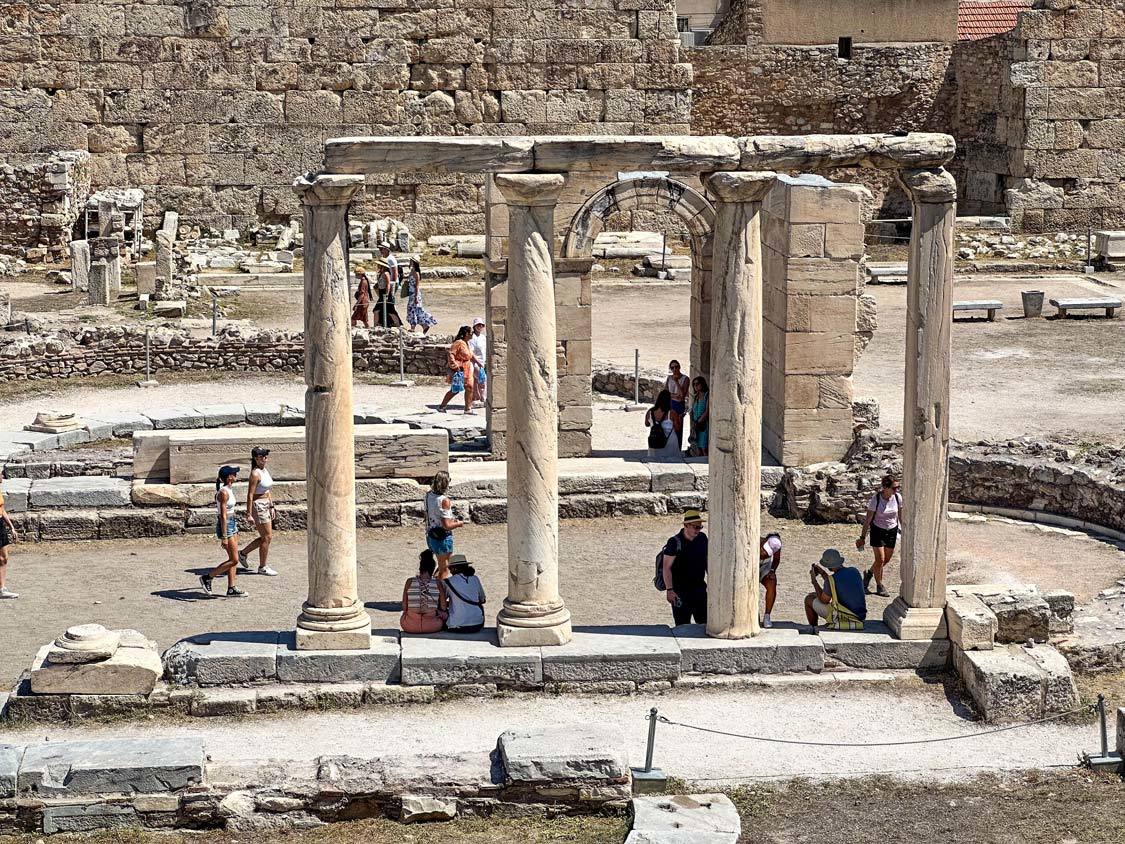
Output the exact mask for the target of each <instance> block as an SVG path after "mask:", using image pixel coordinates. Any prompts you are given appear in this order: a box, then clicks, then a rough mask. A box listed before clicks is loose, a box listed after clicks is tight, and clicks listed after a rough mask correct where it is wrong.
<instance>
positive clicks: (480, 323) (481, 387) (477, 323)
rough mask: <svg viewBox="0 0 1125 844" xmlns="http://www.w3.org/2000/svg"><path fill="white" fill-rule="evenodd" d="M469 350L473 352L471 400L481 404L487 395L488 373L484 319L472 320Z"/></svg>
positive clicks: (486, 337)
mask: <svg viewBox="0 0 1125 844" xmlns="http://www.w3.org/2000/svg"><path fill="white" fill-rule="evenodd" d="M469 351H471V352H472V353H473V358H474V360H473V367H474V373H473V374H474V379H473V401H474V403H478V404H481V405H483V404H484V401H485V396H486V395H487V389H488V386H487V382H488V373H487V372H486V371H485V370H486V369H487V366H488V335H487V334H485V333H484V320H483V319H481V318H480V317H477V318H476V319H474V320H473V336H472V338H471V339H470V340H469Z"/></svg>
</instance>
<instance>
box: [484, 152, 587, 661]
mask: <svg viewBox="0 0 1125 844" xmlns="http://www.w3.org/2000/svg"><path fill="white" fill-rule="evenodd" d="M565 181H566V179H565V177H564V176H562V175H560V174H531V173H528V174H512V175H508V174H502V175H498V176H496V187H497V189H499V190H500V192H501V193H502V194H503V195H504V198H505V199H506V200H507V203H508V215H509V216H508V221H509V224H508V229H509V231H508V248H509V256H508V313H507V325H506V338H507V376H508V379H507V393H508V395H507V401H508V404H507V408H508V409H507V415H508V489H509V490H511V491H512V493H513V494H511V495H509V496H508V596H507V597H506V598H505V599H504V606H503V608H502V609H501V610H500V612H499V613H498V615H497V617H496V636H497V640H498V642H499V644H500V645H501V647H517V646H522V645H530V646H535V645H561V644H565V643H566V642H569V641H570V638H571V626H570V611H569V610H568V609H567V608H566V605H565V604H564V603H563V600H562V598H561V597H559V487H558V452H559V443H558V436H559V435H558V422H557V420H558V368H557V361H556V355H557V351H556V340H555V334H556V326H555V290H554V258H553V254H552V253H553V246H554V232H555V224H554V221H555V204H556V203H557V202H558V198H559V193H560V192H561V191H562V187H563V184H564V183H565Z"/></svg>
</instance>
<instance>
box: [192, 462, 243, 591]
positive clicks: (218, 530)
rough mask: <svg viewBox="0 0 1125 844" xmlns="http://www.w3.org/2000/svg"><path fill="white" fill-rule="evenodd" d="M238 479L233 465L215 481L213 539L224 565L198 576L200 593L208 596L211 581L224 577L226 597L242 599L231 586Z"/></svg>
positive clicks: (235, 551) (235, 570) (234, 569)
mask: <svg viewBox="0 0 1125 844" xmlns="http://www.w3.org/2000/svg"><path fill="white" fill-rule="evenodd" d="M236 480H238V467H237V466H224V467H223V468H221V469H220V470H219V477H218V479H217V480H216V481H215V510H216V511H217V512H216V516H215V536H216V538H217V539H218V540H219V542H221V543H222V546H223V549H224V550H225V551H226V552H227V559H226V562H223V563H220V564H219V565H217V566H215V568H213V569H211V571H209V572H208V573H207V574H201V575H200V576H199V583H200V585H201V586H203V591H204V592H206V593H207V594H208V595H211V594H212V592H211V581H213V580H214V579H215V578H216V577H221V576H222V575H224V574H225V575H226V576H227V597H228V598H245V597H247V595H246V593H245V592H243V591H242V590H241V589H239V588H238V587H237V586H235V585H234V580H235V578H236V577H237V576H238V524H237V522H236V520H235V515H234V502H235V497H234V488H233V487H234V482H235V481H236Z"/></svg>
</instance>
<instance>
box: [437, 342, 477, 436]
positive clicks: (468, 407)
mask: <svg viewBox="0 0 1125 844" xmlns="http://www.w3.org/2000/svg"><path fill="white" fill-rule="evenodd" d="M472 336H473V329H471V328H469V326H467V325H462V326H461V330H460V331H458V332H457V336H456V337H455V338H454V340H453V345H452V346H450V347H449V392H447V393H446V394H445V398H443V399H442V400H441V404H440V405H438V411H439V412H441V413H445V410H446V406H447V405H448V404H449V401H450V399H452V398H453V397H454V396H455V395H457V394H458V393H464V394H465V415H466V416H476V413H474V412H473V364H474V363H478V364H479V363H480V362H479V361H477V360H476V358H475V357H473V352H472V350H471V349H470V348H469V338H471V337H472Z"/></svg>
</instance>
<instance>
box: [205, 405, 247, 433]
mask: <svg viewBox="0 0 1125 844" xmlns="http://www.w3.org/2000/svg"><path fill="white" fill-rule="evenodd" d="M195 410H196V412H197V413H200V414H202V415H203V427H204V428H220V427H226V426H233V425H241V424H242V423H243V422H245V421H246V405H244V404H206V405H203V406H201V407H197V408H196V409H195Z"/></svg>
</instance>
